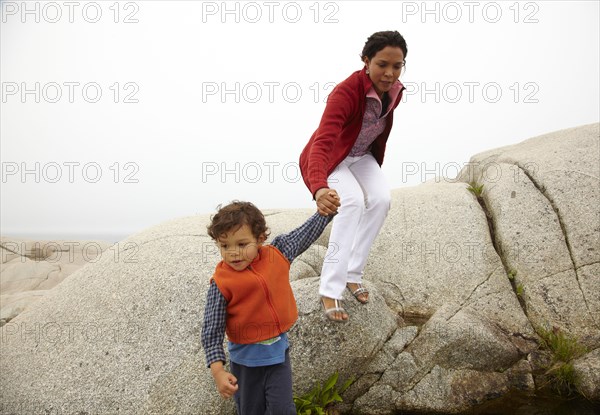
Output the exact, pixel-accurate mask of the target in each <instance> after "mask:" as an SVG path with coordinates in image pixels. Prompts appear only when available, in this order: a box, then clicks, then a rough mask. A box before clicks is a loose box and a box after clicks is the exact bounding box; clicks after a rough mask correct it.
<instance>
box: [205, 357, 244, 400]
mask: <svg viewBox="0 0 600 415" xmlns="http://www.w3.org/2000/svg"><path fill="white" fill-rule="evenodd" d="M210 371H211V373H212V375H213V378H214V379H215V385H217V391H219V394H220V395H221V396H222V397H223V398H225V399H229V398H231V397H232V396H233V395H234V394H235V393H236V392H237V390H238V384H237V378H236V377H235V376H233V375H232V374H231V373H229V372H227V371H226V370H225V369H224V368H223V362H215V363H213V364H212V365H210Z"/></svg>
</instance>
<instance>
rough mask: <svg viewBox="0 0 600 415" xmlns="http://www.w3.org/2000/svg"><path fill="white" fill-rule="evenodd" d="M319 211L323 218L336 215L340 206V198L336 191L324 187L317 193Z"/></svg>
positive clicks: (316, 199)
mask: <svg viewBox="0 0 600 415" xmlns="http://www.w3.org/2000/svg"><path fill="white" fill-rule="evenodd" d="M315 201H316V202H317V211H318V212H319V214H320V215H322V216H328V215H335V214H336V213H337V210H338V207H339V206H340V197H339V196H338V194H337V192H336V191H335V190H334V189H329V188H327V187H322V188H320V189H319V190H317V193H315Z"/></svg>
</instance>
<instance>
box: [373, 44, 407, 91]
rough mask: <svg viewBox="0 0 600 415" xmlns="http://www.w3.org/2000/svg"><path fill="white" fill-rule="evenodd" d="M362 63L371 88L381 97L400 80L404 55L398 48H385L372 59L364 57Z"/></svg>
mask: <svg viewBox="0 0 600 415" xmlns="http://www.w3.org/2000/svg"><path fill="white" fill-rule="evenodd" d="M364 61H365V65H366V67H367V70H368V71H369V77H370V78H371V81H372V82H373V87H375V91H377V94H378V95H379V96H380V97H381V96H382V95H383V93H384V92H387V91H389V90H390V89H391V88H392V85H394V82H396V81H397V80H398V78H400V72H402V67H403V66H404V53H403V52H402V49H400V48H399V47H394V46H386V47H385V48H383V49H381V50H380V51H379V52H377V53H376V54H375V56H373V59H369V58H367V57H365V60H364Z"/></svg>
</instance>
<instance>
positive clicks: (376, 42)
mask: <svg viewBox="0 0 600 415" xmlns="http://www.w3.org/2000/svg"><path fill="white" fill-rule="evenodd" d="M386 46H392V47H398V48H400V49H402V53H404V58H406V54H407V53H408V50H407V49H406V40H404V38H403V37H402V35H401V34H400V33H398V32H397V31H395V30H388V31H384V32H376V33H373V34H372V35H371V36H369V38H368V39H367V41H366V42H365V46H364V48H363V50H362V53H361V55H360V59H361V60H364V59H365V57H366V58H369V59H373V56H375V55H376V54H377V52H379V51H380V50H382V49H384V48H385V47H386Z"/></svg>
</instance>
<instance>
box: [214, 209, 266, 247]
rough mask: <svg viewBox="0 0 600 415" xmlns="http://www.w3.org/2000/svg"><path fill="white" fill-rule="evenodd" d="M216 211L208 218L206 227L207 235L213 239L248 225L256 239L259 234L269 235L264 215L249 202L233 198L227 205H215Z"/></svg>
mask: <svg viewBox="0 0 600 415" xmlns="http://www.w3.org/2000/svg"><path fill="white" fill-rule="evenodd" d="M217 210H218V211H217V213H216V214H215V215H213V216H212V217H211V218H210V225H208V226H207V227H206V228H207V230H208V235H209V236H210V237H211V238H212V239H214V240H215V241H218V240H219V237H220V236H221V235H224V234H226V233H228V232H230V231H232V230H237V229H239V228H240V227H242V226H244V225H248V226H249V227H250V229H251V230H252V235H253V236H254V237H255V238H256V239H258V238H260V236H261V235H265V237H268V236H269V232H268V230H269V229H268V228H267V223H266V222H265V216H264V215H263V214H262V212H261V211H260V210H259V209H258V208H257V207H256V206H254V205H253V204H252V203H250V202H240V201H237V200H234V201H233V202H231V203H230V204H228V205H227V206H224V207H221V205H219V206H217Z"/></svg>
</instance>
